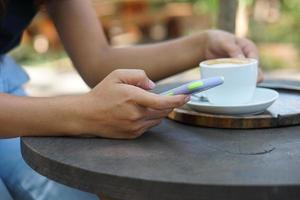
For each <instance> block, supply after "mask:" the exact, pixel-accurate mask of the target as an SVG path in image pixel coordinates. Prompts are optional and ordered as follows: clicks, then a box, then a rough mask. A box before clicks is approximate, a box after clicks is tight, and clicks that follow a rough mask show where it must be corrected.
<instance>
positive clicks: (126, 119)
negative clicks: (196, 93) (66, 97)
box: [77, 70, 189, 139]
mask: <svg viewBox="0 0 300 200" xmlns="http://www.w3.org/2000/svg"><path fill="white" fill-rule="evenodd" d="M153 88H154V83H153V82H152V81H151V80H150V79H149V78H148V77H147V75H146V74H145V72H144V71H143V70H115V71H113V72H112V73H110V74H109V75H108V76H107V77H106V78H105V79H104V80H103V81H102V82H101V83H99V84H98V85H97V86H96V87H95V88H94V89H93V90H92V91H91V92H89V93H87V94H85V95H83V96H81V99H80V100H79V101H77V103H79V104H77V105H78V106H77V107H78V111H79V112H77V113H79V115H78V116H79V118H78V120H77V121H78V125H79V127H80V134H83V135H84V134H89V135H90V134H92V135H96V136H100V137H106V138H118V139H132V138H137V137H138V136H140V135H142V134H143V133H144V132H145V131H147V130H148V129H149V128H151V127H153V126H156V125H158V124H159V123H160V122H161V120H162V119H163V118H164V117H166V116H167V115H168V114H169V113H170V112H171V111H172V110H173V109H174V108H176V107H179V106H182V105H183V104H185V103H186V102H187V101H189V97H188V96H186V95H177V96H161V95H157V94H153V93H150V92H148V91H147V90H150V89H153Z"/></svg>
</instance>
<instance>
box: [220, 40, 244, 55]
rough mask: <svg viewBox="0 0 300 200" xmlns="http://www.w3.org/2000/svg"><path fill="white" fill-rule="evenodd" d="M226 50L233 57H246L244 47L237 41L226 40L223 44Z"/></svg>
mask: <svg viewBox="0 0 300 200" xmlns="http://www.w3.org/2000/svg"><path fill="white" fill-rule="evenodd" d="M223 49H224V51H225V52H226V53H227V54H228V56H229V57H232V58H245V55H244V53H243V51H242V49H241V48H240V47H239V46H238V45H237V44H236V43H235V42H225V43H224V44H223Z"/></svg>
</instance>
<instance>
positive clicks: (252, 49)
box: [237, 38, 258, 59]
mask: <svg viewBox="0 0 300 200" xmlns="http://www.w3.org/2000/svg"><path fill="white" fill-rule="evenodd" d="M237 44H238V45H239V46H240V48H241V49H242V51H243V53H244V55H245V56H246V57H247V58H255V59H258V50H257V48H256V45H255V44H254V43H253V42H251V41H250V40H248V39H245V38H237Z"/></svg>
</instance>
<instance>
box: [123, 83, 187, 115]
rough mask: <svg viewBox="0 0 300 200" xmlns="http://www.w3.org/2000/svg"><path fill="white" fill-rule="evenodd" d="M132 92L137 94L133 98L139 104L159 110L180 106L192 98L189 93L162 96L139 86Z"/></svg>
mask: <svg viewBox="0 0 300 200" xmlns="http://www.w3.org/2000/svg"><path fill="white" fill-rule="evenodd" d="M128 89H129V88H128ZM132 92H134V94H135V96H134V97H133V98H134V99H133V100H134V101H135V102H136V103H137V104H139V105H141V106H144V107H148V108H153V109H157V110H163V109H171V108H176V107H180V106H182V105H184V104H185V103H187V102H188V101H189V100H190V97H189V96H187V95H175V96H162V95H158V94H154V93H151V92H147V91H145V90H143V89H140V88H137V87H135V88H134V91H132Z"/></svg>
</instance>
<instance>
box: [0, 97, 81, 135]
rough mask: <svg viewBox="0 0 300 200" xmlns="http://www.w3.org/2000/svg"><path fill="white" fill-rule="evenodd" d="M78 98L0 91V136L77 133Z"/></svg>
mask: <svg viewBox="0 0 300 200" xmlns="http://www.w3.org/2000/svg"><path fill="white" fill-rule="evenodd" d="M75 100H76V99H75V98H74V97H54V98H35V97H17V96H11V95H7V94H0V110H1V112H0V123H1V126H0V138H4V137H17V136H54V135H72V134H75V133H76V130H77V127H76V126H77V125H76V123H75V121H76V120H75V116H76V111H75V109H73V107H72V106H73V103H74V102H75Z"/></svg>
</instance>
